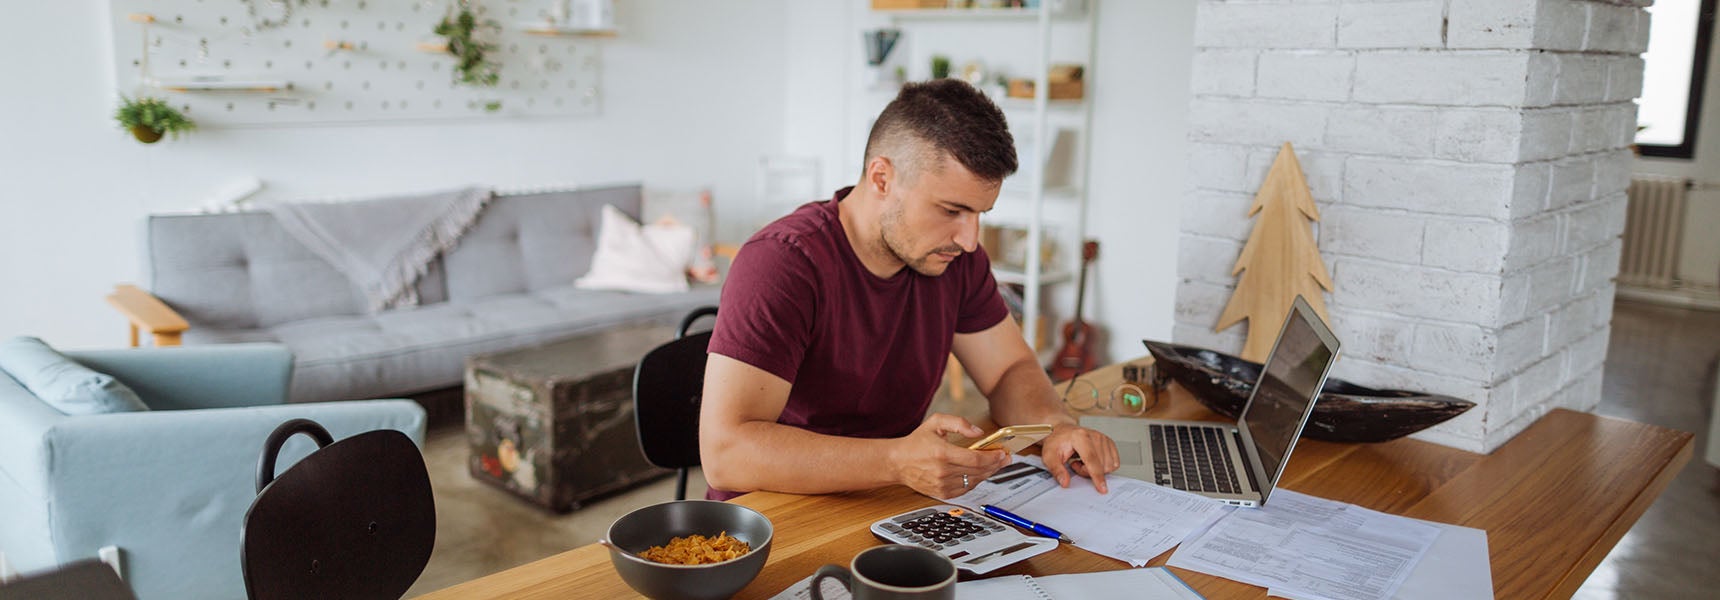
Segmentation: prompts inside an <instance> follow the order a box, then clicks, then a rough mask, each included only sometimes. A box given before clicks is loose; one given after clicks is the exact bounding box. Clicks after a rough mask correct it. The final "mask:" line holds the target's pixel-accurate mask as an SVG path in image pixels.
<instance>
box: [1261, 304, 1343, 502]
mask: <svg viewBox="0 0 1720 600" xmlns="http://www.w3.org/2000/svg"><path fill="white" fill-rule="evenodd" d="M1317 319H1319V317H1317V316H1315V315H1314V311H1313V310H1312V309H1309V308H1307V305H1306V304H1304V303H1303V302H1302V299H1301V298H1297V299H1296V306H1295V307H1294V308H1292V309H1291V310H1290V315H1289V318H1287V319H1285V323H1284V329H1283V330H1282V331H1280V332H1279V334H1278V343H1277V344H1276V345H1275V346H1273V348H1272V354H1271V355H1270V356H1268V357H1267V359H1266V368H1265V370H1264V372H1262V373H1261V376H1260V382H1259V384H1258V387H1259V389H1257V390H1255V392H1254V395H1253V396H1252V397H1251V398H1250V399H1249V401H1248V407H1247V408H1245V409H1243V412H1242V421H1243V424H1244V426H1245V427H1246V429H1247V431H1248V435H1249V437H1250V438H1252V440H1253V442H1254V449H1255V453H1256V454H1257V455H1258V457H1259V458H1260V467H1261V470H1263V471H1264V475H1265V480H1264V482H1263V483H1265V485H1264V486H1263V488H1264V489H1262V490H1261V491H1262V494H1263V495H1264V493H1266V492H1268V491H1270V490H1271V489H1272V487H1273V486H1274V485H1276V484H1277V479H1278V474H1279V473H1280V472H1281V471H1282V469H1283V466H1284V460H1285V457H1286V456H1288V455H1289V454H1290V448H1291V446H1292V445H1293V444H1294V443H1295V441H1296V436H1297V435H1299V434H1300V433H1301V432H1302V423H1303V420H1304V417H1305V416H1306V415H1307V414H1308V412H1309V410H1310V409H1311V408H1313V403H1314V400H1315V398H1316V397H1317V394H1318V393H1319V391H1320V386H1321V384H1322V383H1324V382H1325V378H1326V370H1327V368H1328V367H1330V366H1331V364H1332V359H1333V357H1334V354H1335V353H1336V352H1337V343H1336V339H1333V338H1332V337H1331V332H1330V331H1328V330H1326V328H1325V327H1324V324H1322V323H1317V322H1310V321H1311V320H1317Z"/></svg>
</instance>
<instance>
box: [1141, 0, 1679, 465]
mask: <svg viewBox="0 0 1720 600" xmlns="http://www.w3.org/2000/svg"><path fill="white" fill-rule="evenodd" d="M1649 3H1650V2H1649V1H1648V0H1248V1H1226V0H1201V3H1200V6H1199V10H1198V15H1197V17H1196V24H1195V44H1196V45H1197V49H1196V54H1195V58H1194V79H1193V86H1192V88H1193V99H1192V102H1191V110H1190V128H1189V137H1190V141H1191V142H1192V144H1191V153H1190V157H1189V161H1190V165H1189V168H1190V180H1191V182H1192V186H1191V188H1192V189H1191V190H1190V191H1189V192H1188V195H1187V196H1186V198H1185V200H1184V203H1183V211H1182V214H1183V221H1182V225H1181V241H1180V243H1179V245H1178V252H1179V255H1178V257H1177V272H1178V274H1179V280H1180V282H1181V283H1180V284H1179V286H1178V289H1177V306H1176V327H1175V332H1174V335H1175V338H1176V340H1177V341H1179V342H1183V343H1190V344H1195V345H1201V346H1208V347H1213V348H1217V349H1220V350H1225V351H1229V352H1233V353H1234V352H1237V351H1239V350H1240V349H1241V346H1242V339H1243V336H1244V333H1245V329H1244V328H1245V327H1248V326H1252V324H1245V325H1241V326H1236V327H1233V328H1231V329H1229V330H1226V331H1224V332H1221V333H1214V332H1213V331H1212V327H1213V325H1214V324H1215V323H1217V322H1218V314H1219V311H1220V310H1221V309H1222V308H1223V306H1224V304H1225V301H1226V300H1227V299H1228V298H1229V295H1230V292H1231V290H1232V288H1233V287H1234V286H1235V278H1234V277H1232V276H1231V275H1230V269H1231V266H1232V264H1233V263H1234V261H1235V260H1236V255H1237V253H1238V252H1239V251H1240V250H1241V248H1242V242H1243V240H1245V239H1247V236H1248V232H1249V231H1250V229H1251V228H1252V227H1253V223H1252V222H1251V221H1250V220H1249V219H1248V218H1247V216H1246V213H1247V208H1248V205H1249V202H1250V200H1251V195H1252V193H1253V192H1254V191H1255V190H1256V189H1258V188H1259V186H1260V184H1261V183H1262V181H1263V180H1264V178H1265V173H1266V170H1267V168H1268V167H1269V166H1270V165H1271V162H1272V159H1273V157H1274V155H1275V153H1276V151H1277V147H1278V145H1279V144H1281V143H1282V142H1285V141H1288V142H1291V143H1292V144H1294V145H1295V147H1296V150H1297V153H1298V155H1299V157H1300V158H1301V161H1302V167H1303V169H1304V171H1306V174H1307V176H1308V182H1309V187H1310V188H1311V191H1312V192H1313V195H1314V199H1315V201H1316V202H1317V203H1318V204H1319V207H1320V210H1321V211H1322V212H1321V214H1322V216H1323V218H1324V220H1323V221H1322V222H1321V223H1320V224H1319V225H1318V228H1319V230H1318V234H1319V237H1318V239H1319V244H1320V252H1321V255H1322V256H1324V257H1325V260H1326V263H1327V266H1328V267H1329V268H1330V269H1331V272H1332V275H1333V279H1334V281H1335V283H1336V286H1337V290H1336V292H1334V293H1332V294H1330V295H1329V297H1328V298H1327V305H1328V306H1329V307H1330V310H1331V316H1332V320H1333V323H1332V325H1333V329H1334V330H1336V331H1337V333H1338V334H1339V336H1340V337H1341V338H1342V340H1343V342H1344V344H1345V353H1344V354H1345V356H1344V358H1343V359H1342V361H1340V363H1339V365H1338V368H1337V370H1336V376H1338V377H1342V378H1345V379H1350V380H1352V381H1355V382H1357V383H1361V384H1364V385H1372V386H1380V387H1393V388H1402V389H1413V390H1422V391H1431V392H1437V393H1442V394H1449V395H1452V396H1457V397H1460V398H1464V399H1468V400H1472V401H1474V402H1476V404H1477V406H1476V407H1475V408H1474V409H1473V410H1471V411H1469V412H1468V413H1467V414H1465V415H1463V416H1462V417H1459V418H1457V419H1455V420H1453V421H1451V422H1449V423H1446V424H1444V425H1442V426H1440V427H1437V428H1435V429H1432V430H1429V431H1427V432H1423V433H1421V434H1418V436H1419V437H1421V438H1422V439H1427V440H1431V441H1435V442H1439V443H1443V444H1447V445H1451V446H1456V447H1459V448H1463V449H1467V450H1474V451H1491V450H1492V449H1493V448H1496V447H1498V446H1499V445H1500V444H1502V443H1504V442H1505V441H1506V440H1508V439H1510V438H1511V437H1512V436H1513V435H1516V433H1517V432H1519V431H1522V429H1523V428H1525V427H1527V426H1528V425H1529V424H1530V423H1532V422H1534V420H1535V419H1537V418H1540V416H1541V415H1543V414H1545V413H1546V412H1547V411H1548V410H1550V409H1551V408H1554V407H1568V408H1574V409H1578V410H1589V409H1592V408H1593V407H1594V406H1595V405H1596V404H1597V403H1599V401H1600V392H1601V379H1600V378H1601V376H1600V365H1601V363H1602V361H1603V360H1604V359H1605V357H1606V348H1607V334H1608V323H1609V321H1610V320H1611V316H1612V297H1613V282H1612V279H1613V277H1614V276H1615V275H1616V274H1617V272H1618V259H1619V248H1620V244H1619V234H1620V232H1621V230H1622V229H1623V226H1624V206H1625V196H1624V190H1625V187H1626V186H1627V185H1628V184H1629V172H1628V170H1629V166H1630V156H1631V155H1630V152H1629V150H1628V145H1629V144H1630V142H1631V139H1632V137H1633V136H1634V133H1635V122H1636V104H1635V103H1634V99H1635V98H1636V97H1637V96H1638V95H1639V93H1640V91H1641V88H1642V69H1643V65H1642V60H1641V59H1640V58H1639V55H1640V54H1641V53H1642V51H1643V50H1644V48H1646V46H1647V44H1648V26H1649V23H1648V21H1649V18H1648V14H1647V12H1646V11H1644V10H1642V7H1644V6H1646V5H1648V4H1649ZM1271 326H1272V327H1274V328H1276V327H1277V324H1276V323H1274V324H1271Z"/></svg>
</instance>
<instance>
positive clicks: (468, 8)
mask: <svg viewBox="0 0 1720 600" xmlns="http://www.w3.org/2000/svg"><path fill="white" fill-rule="evenodd" d="M459 7H460V8H459V11H458V12H453V13H451V14H449V15H448V16H446V17H443V18H442V22H441V23H437V24H436V30H435V31H436V35H439V36H442V37H443V38H445V39H447V40H448V54H451V55H453V56H454V58H455V59H456V60H457V62H456V64H455V65H454V80H455V81H457V82H459V83H463V84H466V85H470V86H476V87H495V86H496V84H497V83H499V82H501V78H502V76H501V65H498V64H496V63H494V62H491V61H487V60H484V57H485V55H486V54H487V53H489V51H491V50H495V49H496V45H495V44H492V43H489V42H485V41H481V40H479V39H477V38H476V37H475V36H476V35H477V33H478V31H479V30H481V29H489V30H492V31H501V29H502V26H501V25H499V24H497V23H496V22H495V21H494V20H490V19H485V20H483V21H479V20H478V16H477V14H476V12H475V11H474V10H473V9H472V5H471V3H469V2H467V1H466V0H461V1H460V3H459Z"/></svg>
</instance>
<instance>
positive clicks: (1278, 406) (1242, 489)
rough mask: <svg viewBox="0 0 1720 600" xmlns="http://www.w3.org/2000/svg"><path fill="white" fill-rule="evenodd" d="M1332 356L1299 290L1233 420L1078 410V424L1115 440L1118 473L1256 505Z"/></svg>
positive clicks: (1285, 458)
mask: <svg viewBox="0 0 1720 600" xmlns="http://www.w3.org/2000/svg"><path fill="white" fill-rule="evenodd" d="M1337 358H1338V338H1337V337H1335V336H1333V335H1332V331H1331V330H1330V329H1328V328H1327V327H1326V323H1325V322H1323V321H1321V320H1320V317H1319V315H1316V314H1314V309H1313V308H1310V307H1309V306H1308V303H1307V301H1305V300H1303V299H1302V297H1301V296H1297V297H1296V300H1295V302H1294V303H1293V304H1292V305H1291V308H1290V314H1289V315H1287V316H1286V317H1285V319H1284V327H1283V328H1281V329H1279V330H1278V340H1277V341H1275V342H1273V344H1272V353H1271V354H1268V355H1267V357H1266V366H1265V368H1264V369H1261V371H1260V380H1259V381H1256V382H1255V385H1254V391H1253V393H1251V394H1250V395H1249V397H1248V404H1247V406H1245V407H1243V409H1242V417H1241V418H1240V419H1237V421H1236V423H1235V424H1234V425H1230V424H1223V423H1212V422H1206V421H1170V420H1164V419H1135V418H1128V417H1100V416H1088V417H1082V418H1081V425H1082V426H1083V427H1087V428H1089V429H1093V430H1096V431H1099V432H1100V433H1104V434H1105V435H1108V436H1110V437H1111V439H1112V440H1115V441H1116V442H1117V453H1118V455H1119V456H1120V457H1121V459H1122V466H1120V467H1118V468H1117V471H1116V474H1118V475H1122V476H1124V477H1131V478H1134V479H1139V480H1141V481H1146V482H1150V483H1157V484H1159V485H1165V486H1169V487H1173V488H1176V489H1179V490H1184V491H1188V492H1193V493H1196V494H1200V495H1202V496H1206V497H1209V498H1213V499H1215V500H1219V501H1222V502H1224V503H1226V504H1233V505H1236V506H1261V505H1264V504H1266V498H1267V497H1268V496H1270V495H1271V494H1272V489H1273V487H1274V486H1276V485H1277V483H1278V477H1279V476H1280V475H1282V474H1283V473H1284V464H1285V463H1287V462H1289V460H1290V451H1291V450H1293V449H1295V448H1296V438H1297V437H1298V436H1300V435H1301V434H1302V427H1303V426H1305V425H1307V424H1308V416H1309V415H1312V414H1313V413H1314V402H1315V401H1316V400H1318V399H1319V397H1320V387H1321V386H1322V385H1325V383H1326V375H1327V374H1328V373H1329V372H1331V370H1332V363H1334V362H1336V361H1337Z"/></svg>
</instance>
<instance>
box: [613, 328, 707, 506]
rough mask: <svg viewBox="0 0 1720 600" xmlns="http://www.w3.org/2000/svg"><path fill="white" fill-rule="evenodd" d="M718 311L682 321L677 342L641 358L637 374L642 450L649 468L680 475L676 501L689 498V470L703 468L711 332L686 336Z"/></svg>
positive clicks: (635, 395)
mask: <svg viewBox="0 0 1720 600" xmlns="http://www.w3.org/2000/svg"><path fill="white" fill-rule="evenodd" d="M716 314H717V307H715V306H705V307H700V308H696V309H693V312H691V313H688V314H687V318H685V319H682V320H681V327H680V328H679V329H678V330H676V332H675V339H674V341H671V342H669V343H666V344H663V345H661V346H658V347H657V348H656V349H653V350H652V351H651V352H649V353H647V354H646V355H645V358H643V359H640V360H639V366H638V367H637V368H635V369H634V370H633V422H634V424H635V425H637V426H638V427H637V429H638V431H639V447H640V448H642V449H644V450H645V459H646V460H649V461H651V464H654V465H657V466H659V467H663V468H665V469H675V470H676V471H677V473H676V477H677V479H676V480H675V499H676V500H686V499H687V471H688V469H691V468H692V467H696V466H699V397H700V396H701V395H702V394H703V393H704V391H705V347H706V346H709V345H710V343H711V332H709V331H704V332H700V333H695V334H693V335H687V330H688V329H689V328H691V327H692V326H693V322H694V321H698V320H699V319H700V318H702V317H705V316H716Z"/></svg>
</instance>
